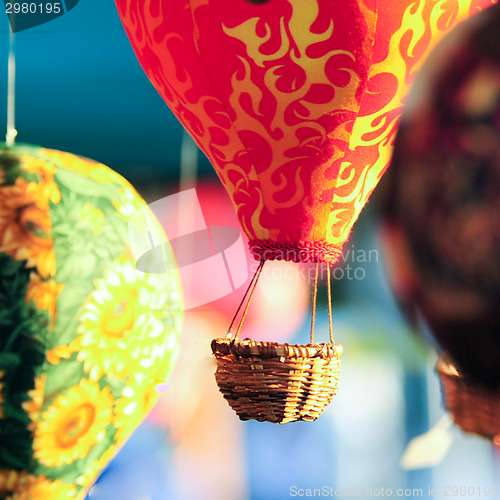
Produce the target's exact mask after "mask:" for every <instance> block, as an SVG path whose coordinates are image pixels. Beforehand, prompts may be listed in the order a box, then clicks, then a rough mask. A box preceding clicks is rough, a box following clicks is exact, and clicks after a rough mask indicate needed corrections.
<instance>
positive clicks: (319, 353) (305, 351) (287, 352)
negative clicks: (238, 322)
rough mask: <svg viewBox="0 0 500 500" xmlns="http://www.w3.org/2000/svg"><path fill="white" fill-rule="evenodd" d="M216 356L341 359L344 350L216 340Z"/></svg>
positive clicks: (333, 346) (319, 345)
mask: <svg viewBox="0 0 500 500" xmlns="http://www.w3.org/2000/svg"><path fill="white" fill-rule="evenodd" d="M211 347H212V352H213V354H214V355H215V356H227V355H229V354H232V355H234V356H237V357H241V358H249V357H255V356H259V357H262V358H282V357H285V358H317V357H321V358H337V359H338V358H340V356H341V354H342V352H343V350H344V348H343V347H342V345H341V344H331V343H315V344H289V343H284V344H281V343H279V342H265V341H258V340H252V339H244V340H240V339H235V338H215V339H213V340H212V344H211Z"/></svg>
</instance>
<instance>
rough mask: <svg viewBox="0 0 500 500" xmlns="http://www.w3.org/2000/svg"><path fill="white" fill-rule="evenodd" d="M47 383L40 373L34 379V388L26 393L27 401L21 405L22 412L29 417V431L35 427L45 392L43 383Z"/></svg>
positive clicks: (43, 374)
mask: <svg viewBox="0 0 500 500" xmlns="http://www.w3.org/2000/svg"><path fill="white" fill-rule="evenodd" d="M46 381H47V374H46V373H42V374H41V375H40V376H39V377H36V378H35V387H34V389H31V390H30V391H28V397H29V399H28V401H24V402H23V403H22V405H21V406H22V408H23V410H24V411H25V412H26V413H27V414H28V415H29V417H30V420H31V423H30V430H31V431H32V432H34V430H35V429H36V426H37V422H38V418H39V417H40V411H41V409H42V406H43V393H44V391H45V382H46Z"/></svg>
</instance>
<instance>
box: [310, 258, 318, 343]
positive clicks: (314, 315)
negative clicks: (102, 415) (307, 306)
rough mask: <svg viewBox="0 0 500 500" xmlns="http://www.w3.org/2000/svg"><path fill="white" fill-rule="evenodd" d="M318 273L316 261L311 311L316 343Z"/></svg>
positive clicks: (312, 338) (312, 330) (312, 328)
mask: <svg viewBox="0 0 500 500" xmlns="http://www.w3.org/2000/svg"><path fill="white" fill-rule="evenodd" d="M318 274H319V262H316V271H315V273H314V291H313V301H312V311H311V344H314V322H315V320H316V299H317V298H318Z"/></svg>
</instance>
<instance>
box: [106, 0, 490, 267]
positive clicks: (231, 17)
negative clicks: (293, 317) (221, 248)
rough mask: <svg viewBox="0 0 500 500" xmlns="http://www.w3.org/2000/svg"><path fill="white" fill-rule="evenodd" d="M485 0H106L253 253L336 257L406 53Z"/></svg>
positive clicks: (403, 78)
mask: <svg viewBox="0 0 500 500" xmlns="http://www.w3.org/2000/svg"><path fill="white" fill-rule="evenodd" d="M492 3H494V2H493V1H492V0H451V1H447V2H436V1H434V0H419V1H416V2H415V1H414V0H394V1H387V0H384V1H382V0H378V1H377V0H370V1H366V0H271V1H268V2H265V3H260V4H255V3H251V2H248V1H247V0H217V1H207V0H181V1H177V2H164V1H160V0H149V1H143V0H116V5H117V8H118V12H119V15H120V17H121V20H122V22H123V25H124V27H125V30H126V32H127V35H128V37H129V39H130V42H131V44H132V46H133V49H134V51H135V53H136V55H137V58H138V59H139V62H140V64H141V65H142V67H143V69H144V71H145V72H146V74H147V76H148V77H149V79H150V80H151V82H152V83H153V85H154V86H155V87H156V89H157V90H158V92H159V93H160V94H161V96H162V97H163V98H164V100H165V101H166V103H167V104H168V105H169V107H170V109H171V110H172V111H173V112H174V114H175V115H176V116H177V118H178V119H179V120H180V121H181V123H182V124H183V125H184V126H185V127H186V129H187V130H188V131H189V133H190V134H191V135H192V136H193V138H194V139H195V141H196V142H197V143H198V145H199V146H200V147H201V149H202V150H203V151H204V152H205V154H206V155H207V157H208V158H209V160H210V161H211V163H212V164H213V166H214V168H215V170H216V171H217V173H218V175H219V177H220V179H221V181H222V183H223V184H224V186H225V187H226V189H227V191H228V192H229V194H230V196H231V198H232V200H233V203H234V206H235V208H236V211H237V214H238V218H239V222H240V224H241V226H242V228H243V230H244V232H245V233H246V235H247V236H248V238H249V244H250V248H251V251H252V253H253V255H254V257H255V258H256V259H258V260H260V259H265V260H273V259H278V260H291V261H295V262H309V261H310V262H318V261H319V262H326V263H330V264H332V263H334V262H335V261H336V260H338V258H339V256H340V254H341V251H342V245H343V244H344V242H345V241H346V240H347V238H348V236H349V233H350V231H351V228H352V226H353V224H354V222H355V221H356V219H357V217H358V215H359V213H360V211H361V210H362V208H363V206H364V205H365V203H366V202H367V200H368V198H369V197H370V194H371V193H372V191H373V189H374V188H375V186H376V184H377V183H378V181H379V179H380V178H381V176H382V174H383V173H384V171H385V169H386V167H387V165H388V162H389V159H390V155H391V151H392V145H393V139H394V134H395V131H396V128H397V124H398V118H399V115H400V112H401V110H402V106H403V104H404V100H405V96H406V93H407V90H408V88H409V85H410V83H411V81H412V80H413V77H414V75H415V74H416V71H417V69H418V67H419V61H421V59H422V58H423V57H424V56H425V55H426V54H427V53H428V52H429V51H430V50H431V49H432V47H433V46H434V45H435V44H436V42H437V41H438V40H439V39H440V38H441V37H442V36H443V35H444V34H445V33H446V32H448V31H449V30H450V29H451V28H452V27H453V26H455V25H456V24H457V23H459V22H460V21H461V20H463V19H465V18H466V17H468V16H469V15H471V14H473V13H476V12H478V11H479V10H480V9H481V8H483V7H485V6H488V5H492Z"/></svg>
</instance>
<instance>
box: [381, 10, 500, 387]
mask: <svg viewBox="0 0 500 500" xmlns="http://www.w3.org/2000/svg"><path fill="white" fill-rule="evenodd" d="M499 23H500V8H499V7H498V6H495V7H492V8H491V9H488V11H485V12H483V13H482V14H480V15H478V16H476V17H475V18H473V19H470V20H469V21H467V22H466V23H464V24H463V25H462V26H460V28H459V29H458V30H457V32H454V33H453V36H451V37H450V38H449V39H447V40H446V44H443V45H442V46H440V47H439V51H438V52H436V53H435V54H433V55H432V56H431V58H430V59H429V63H431V64H429V66H428V67H426V68H424V70H423V72H422V73H421V74H420V77H423V78H419V79H417V82H416V86H415V91H416V92H415V93H414V95H412V96H411V100H410V101H409V104H410V105H409V107H408V109H407V112H405V114H404V115H403V120H402V123H401V127H400V130H399V132H398V137H397V140H396V146H395V150H394V158H393V162H392V165H391V169H390V170H389V175H388V177H387V207H386V208H387V216H386V222H387V224H388V225H390V226H391V231H390V233H387V234H390V237H389V239H388V242H389V244H390V245H389V247H392V248H393V250H395V251H396V252H397V253H398V255H400V258H399V259H398V261H399V262H400V264H401V265H399V266H396V269H395V273H394V277H393V282H395V283H396V288H397V290H398V291H399V294H400V297H401V298H402V300H403V301H404V302H405V303H406V304H407V306H408V307H409V308H414V309H415V308H416V309H417V310H418V311H419V312H420V313H421V314H422V315H423V316H424V318H425V320H426V321H427V323H428V325H429V326H430V330H431V334H432V335H433V336H434V338H435V339H436V340H437V341H438V344H439V346H440V347H441V348H443V349H445V350H446V351H447V353H448V354H449V356H451V358H452V360H453V361H454V363H456V365H457V367H458V368H459V370H460V372H461V374H462V375H464V376H466V377H467V379H468V380H470V381H474V382H476V383H480V384H482V385H486V386H488V387H498V386H499V385H500V369H499V365H498V359H499V357H500V315H499V313H498V304H499V302H500V231H499V225H498V220H499V217H500V204H499V199H500V171H499V168H498V165H499V158H500V63H499V61H500V43H499V41H498V36H497V35H498V26H499ZM402 276H404V280H402V279H401V277H402ZM403 281H404V283H403Z"/></svg>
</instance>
